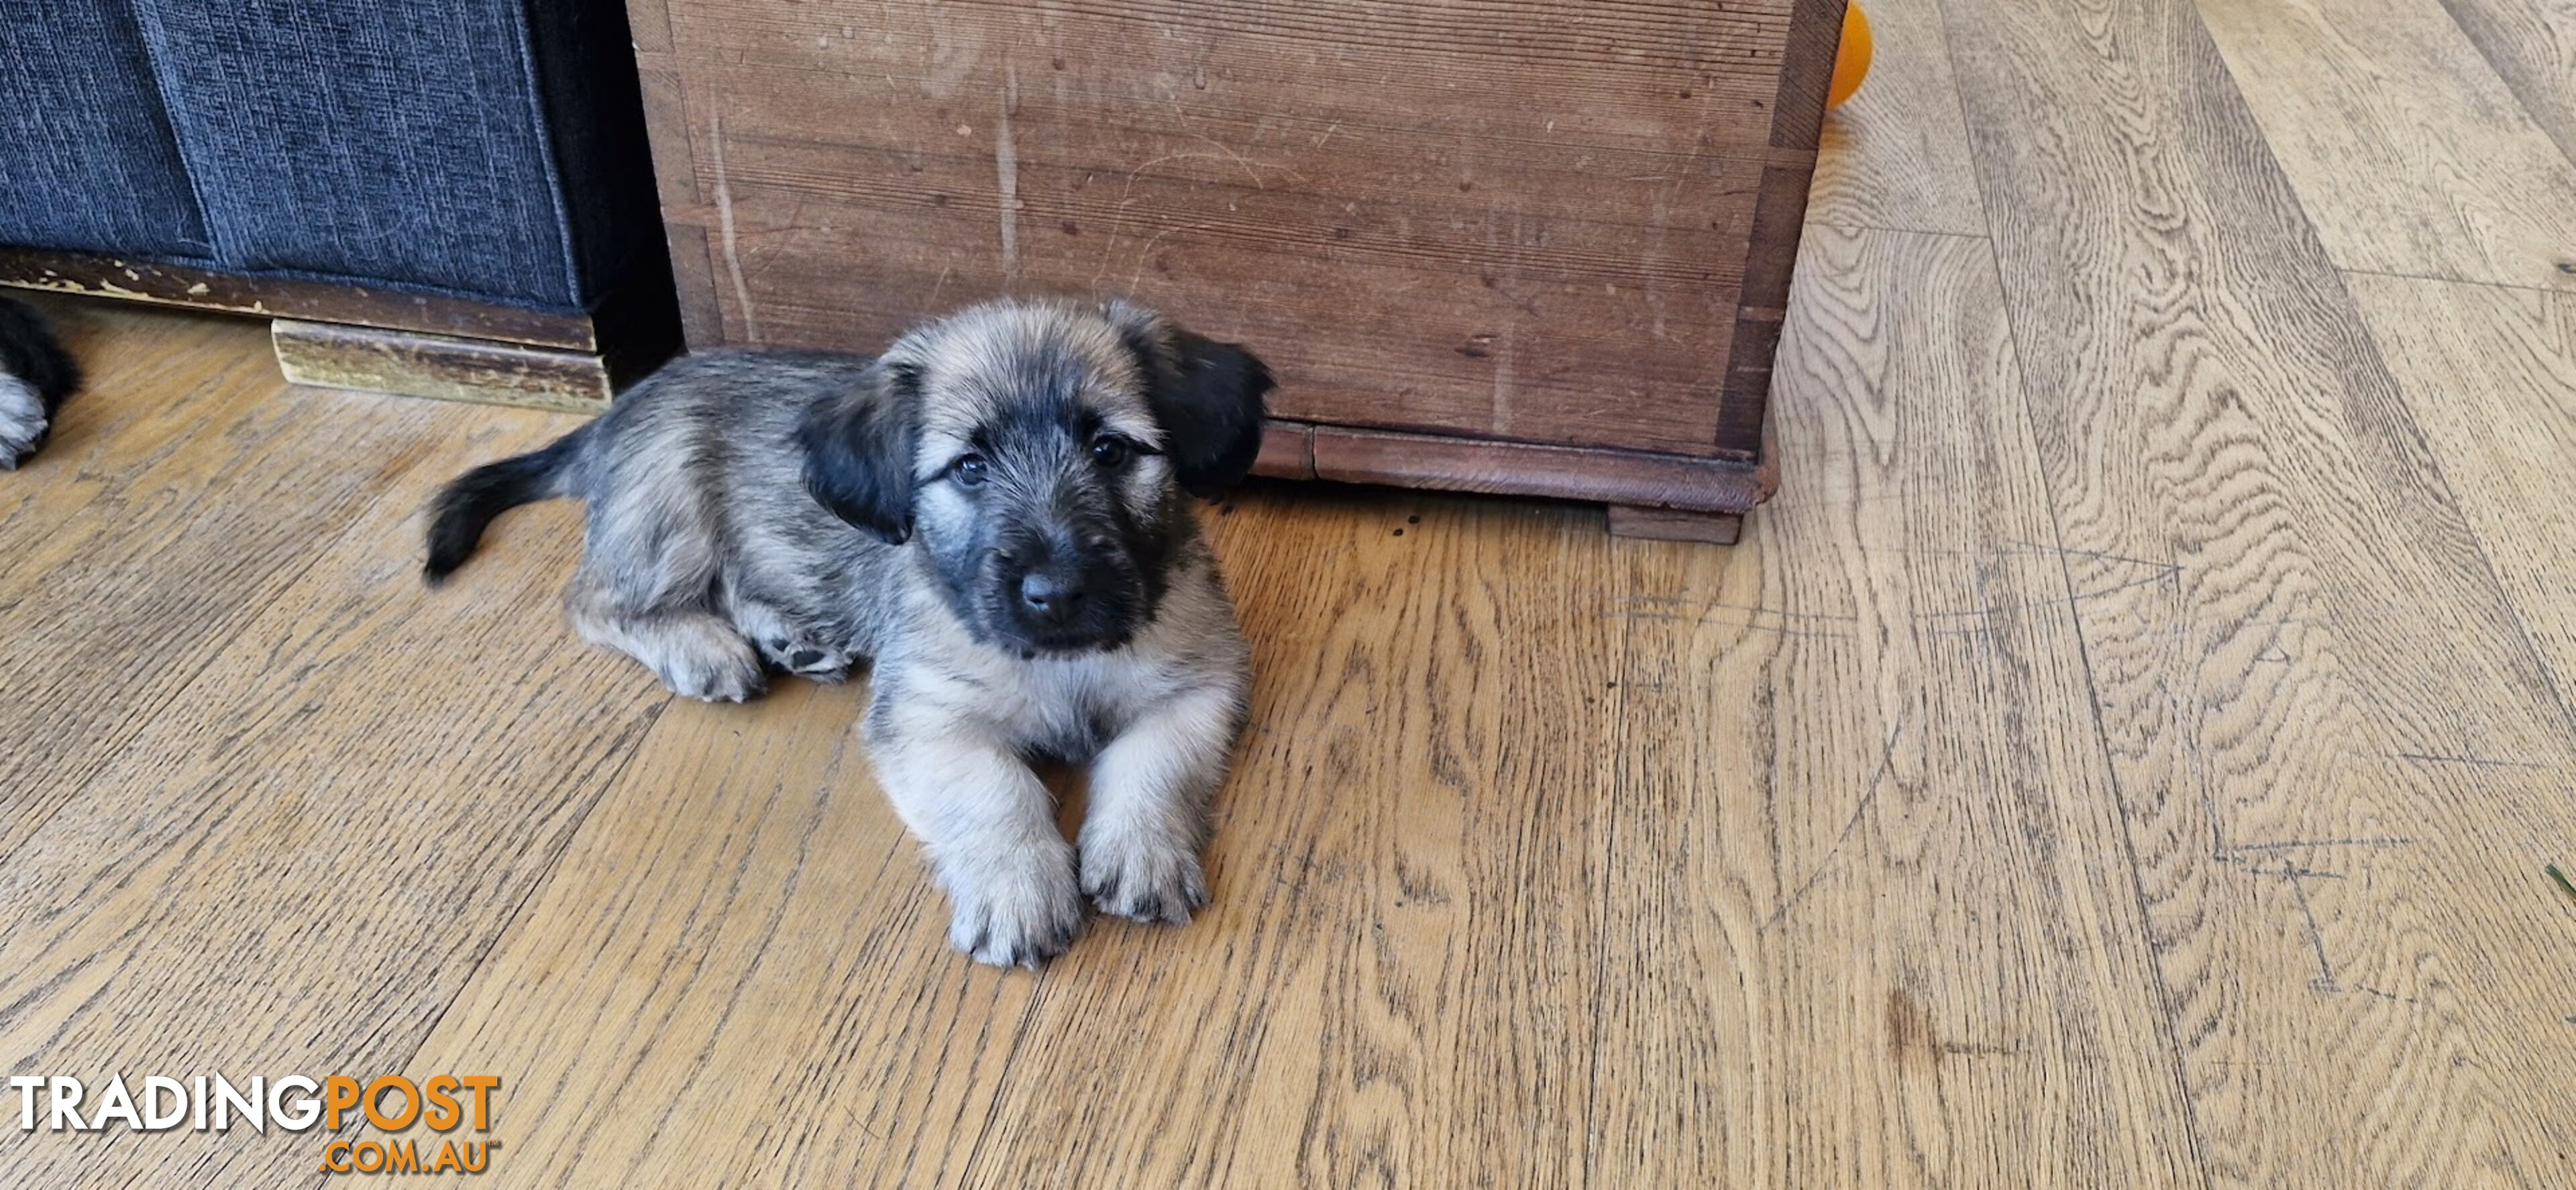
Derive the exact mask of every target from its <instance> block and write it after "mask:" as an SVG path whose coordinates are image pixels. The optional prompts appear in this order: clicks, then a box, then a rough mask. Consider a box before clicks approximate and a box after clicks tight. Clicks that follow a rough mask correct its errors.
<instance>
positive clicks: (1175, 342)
mask: <svg viewBox="0 0 2576 1190" xmlns="http://www.w3.org/2000/svg"><path fill="white" fill-rule="evenodd" d="M1111 316H1112V317H1113V318H1114V319H1116V320H1117V322H1118V324H1119V329H1120V330H1121V331H1122V332H1123V333H1124V334H1125V335H1126V336H1127V342H1128V346H1129V347H1130V348H1131V349H1133V350H1134V351H1135V352H1136V356H1137V359H1138V361H1139V362H1141V363H1142V364H1143V365H1144V368H1145V399H1146V401H1147V402H1148V403H1149V404H1151V405H1152V406H1153V407H1154V418H1155V420H1156V421H1159V422H1161V423H1162V426H1163V453H1164V454H1165V455H1166V456H1168V457H1169V458H1170V459H1171V460H1172V472H1173V475H1174V477H1175V478H1177V479H1179V480H1180V484H1181V490H1182V491H1185V492H1188V493H1189V494H1191V495H1193V496H1198V497H1201V498H1204V499H1209V500H1213V499H1215V498H1217V497H1218V496H1221V495H1224V494H1225V492H1226V490H1227V489H1229V488H1232V487H1233V486H1234V485H1236V484H1238V483H1241V482H1243V477H1244V476H1245V475H1247V474H1250V473H1251V471H1252V460H1253V458H1254V456H1256V455H1259V454H1260V453H1261V418H1262V412H1263V410H1262V403H1261V397H1262V394H1264V393H1267V392H1269V391H1270V389H1271V385H1272V382H1271V379H1270V369H1269V368H1267V367H1265V366H1263V364H1262V362H1261V361H1260V360H1259V359H1257V358H1255V357H1254V356H1253V354H1252V353H1251V352H1249V351H1245V350H1244V349H1243V348H1241V347H1239V346H1236V345H1235V344H1232V343H1219V342H1217V341H1216V340H1214V339H1210V338H1208V337H1207V336H1205V335H1200V334H1195V333H1193V332H1191V331H1187V330H1184V329H1182V328H1180V327H1177V326H1174V325H1172V324H1171V323H1169V322H1166V321H1164V320H1162V319H1161V318H1158V317H1156V316H1154V315H1153V314H1151V313H1148V312H1146V311H1143V310H1140V309H1138V308H1136V307H1134V306H1130V305H1127V304H1126V303H1124V302H1119V303H1114V304H1113V305H1112V306H1111Z"/></svg>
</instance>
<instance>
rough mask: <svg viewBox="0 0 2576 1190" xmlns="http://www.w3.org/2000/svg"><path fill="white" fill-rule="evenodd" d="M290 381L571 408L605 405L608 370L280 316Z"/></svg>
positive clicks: (591, 363) (517, 349) (550, 352)
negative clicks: (299, 320)
mask: <svg viewBox="0 0 2576 1190" xmlns="http://www.w3.org/2000/svg"><path fill="white" fill-rule="evenodd" d="M269 338H270V342H271V343H272V344H273V345H274V346H275V348H276V351H277V364H278V367H279V369H280V370H282V371H283V372H285V374H286V379H287V381H288V382H289V383H292V384H310V385H315V386H319V387H322V388H346V389H356V390H359V391H361V392H379V393H398V394H401V395H403V396H410V397H436V398H439V399H441V400H448V401H477V402H482V403H485V404H493V405H524V406H528V407H531V408H536V409H560V410H563V411H566V412H570V413H598V412H600V411H602V410H604V409H606V408H608V400H609V370H608V366H607V364H606V363H605V362H603V361H602V360H601V359H600V358H599V357H598V356H596V355H592V354H589V353H587V352H580V351H560V350H556V349H554V348H548V347H530V346H528V345H526V344H523V343H496V342H493V341H491V340H488V339H457V338H450V337H447V336H444V335H423V334H416V333H413V332H410V331H390V330H384V329H381V328H377V327H363V326H339V325H335V324H332V323H325V322H298V321H295V320H293V319H287V318H281V319H278V320H277V321H275V322H273V323H271V324H269Z"/></svg>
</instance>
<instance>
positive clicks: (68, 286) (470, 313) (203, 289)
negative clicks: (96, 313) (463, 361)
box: [0, 247, 600, 352]
mask: <svg viewBox="0 0 2576 1190" xmlns="http://www.w3.org/2000/svg"><path fill="white" fill-rule="evenodd" d="M0 286H13V287H16V288H20V289H43V290H51V291H53V292H56V293H73V294H84V295H87V296H91V297H110V298H118V299H121V300H124V301H132V302H151V303H155V304H159V305H167V306H187V307H191V308H194V309H199V310H218V311H223V312H225V313H231V314H250V315H256V316H258V317H262V318H296V319H313V320H317V321H323V322H338V323H350V324H355V325H358V326H372V327H378V328H382V329H385V330H397V331H417V332H422V333H426V334H433V335H453V336H456V337H459V338H466V339H484V340H497V341H501V342H508V343H523V344H528V345H531V346H536V347H554V348H561V349H563V350H567V351H585V352H596V351H598V350H599V349H600V344H599V335H598V332H597V329H596V327H595V326H594V325H593V323H592V320H591V317H590V315H587V314H564V313H552V312H548V311H544V310H525V309H520V308H518V307H515V306H503V305H497V304H492V303H486V302H477V301H470V300H468V299H465V298H457V297H445V296H440V295H436V294H422V293H406V292H403V291H400V290H392V289H384V288H380V287H375V286H366V285H357V284H349V283H343V282H337V281H306V280H299V279H295V278H284V277H245V276H241V275H238V274H233V273H216V272H209V271H207V270H204V269H197V268H190V267H188V266H186V265H175V264H156V263H153V262H150V261H142V260H121V259H118V258H115V257H110V256H98V255H94V254H91V253H87V252H59V251H49V250H44V249H36V248H8V247H0Z"/></svg>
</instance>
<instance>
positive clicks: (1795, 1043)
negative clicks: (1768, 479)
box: [1589, 227, 2198, 1186]
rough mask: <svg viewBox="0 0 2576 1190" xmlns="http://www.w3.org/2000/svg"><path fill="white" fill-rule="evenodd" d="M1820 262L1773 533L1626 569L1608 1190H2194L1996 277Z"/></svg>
mask: <svg viewBox="0 0 2576 1190" xmlns="http://www.w3.org/2000/svg"><path fill="white" fill-rule="evenodd" d="M1807 240H1808V250H1807V252H1806V253H1805V255H1804V258H1803V259H1802V260H1801V262H1800V266H1799V293H1800V300H1799V303H1798V304H1797V305H1796V306H1795V307H1794V308H1793V310H1792V313H1791V323H1790V326H1789V329H1788V334H1787V336H1786V338H1785V340H1784V342H1783V344H1782V348H1781V354H1780V360H1781V369H1782V370H1781V374H1780V381H1779V383H1780V391H1779V394H1778V401H1777V402H1776V406H1775V407H1776V408H1777V409H1778V411H1779V413H1778V416H1779V418H1780V423H1779V426H1778V440H1779V449H1780V452H1781V461H1782V470H1783V477H1784V479H1783V484H1784V486H1783V488H1782V491H1781V493H1780V494H1779V496H1778V498H1777V499H1775V500H1774V501H1773V502H1772V503H1771V504H1770V505H1767V506H1766V507H1765V509H1764V511H1763V512H1762V513H1761V514H1759V515H1757V516H1755V517H1753V518H1751V519H1750V521H1749V532H1748V534H1747V537H1746V539H1745V540H1744V541H1743V542H1742V543H1741V544H1739V545H1738V546H1737V547H1736V548H1734V549H1733V550H1729V551H1723V552H1720V551H1709V550H1704V549H1696V548H1692V547H1687V546H1671V545H1655V544H1648V543H1622V545H1621V547H1620V550H1619V554H1620V559H1621V561H1622V562H1623V564H1624V565H1625V566H1626V568H1627V569H1628V571H1629V574H1630V576H1631V592H1630V594H1629V595H1628V597H1627V598H1628V606H1627V608H1626V609H1625V615H1626V616H1627V617H1628V618H1629V619H1630V620H1631V621H1632V623H1631V628H1630V635H1629V642H1628V649H1627V659H1626V662H1625V666H1624V672H1623V673H1622V674H1621V692H1622V695H1623V699H1624V704H1623V707H1622V710H1621V716H1620V717H1621V721H1622V723H1623V724H1624V725H1625V731H1624V734H1623V738H1622V739H1621V741H1620V744H1619V753H1620V755H1621V757H1622V762H1623V769H1624V773H1625V775H1624V777H1623V780H1622V793H1621V796H1620V798H1619V800H1618V802H1617V804H1616V805H1615V807H1614V808H1613V809H1612V825H1611V827H1610V828H1609V830H1608V831H1607V832H1606V833H1605V834H1604V835H1603V836H1602V839H1601V842H1602V844H1603V846H1604V851H1603V852H1602V855H1601V857H1600V864H1601V869H1602V871H1603V872H1604V873H1605V876H1606V878H1605V880H1604V882H1603V884H1602V885H1601V886H1600V888H1599V894H1598V895H1600V896H1601V897H1602V898H1603V908H1602V909H1601V910H1600V919H1601V921H1602V922H1603V924H1604V926H1605V932H1604V934H1603V936H1602V938H1601V939H1600V942H1599V951H1600V955H1601V963H1602V975H1601V986H1602V989H1603V994H1604V996H1605V1000H1604V1002H1603V1004H1602V1008H1601V1012H1602V1015H1603V1017H1604V1019H1605V1020H1615V1021H1621V1022H1624V1025H1623V1027H1621V1028H1619V1029H1616V1030H1612V1029H1604V1030H1603V1031H1602V1033H1601V1034H1600V1039H1601V1049H1600V1052H1599V1057H1598V1060H1597V1068H1596V1071H1595V1085H1596V1086H1597V1087H1598V1088H1599V1093H1598V1095H1597V1097H1596V1099H1595V1102H1594V1119H1593V1123H1592V1127H1591V1131H1592V1133H1593V1135H1594V1137H1595V1138H1596V1139H1595V1143H1594V1146H1593V1151H1592V1155H1591V1169H1590V1171H1589V1172H1590V1175H1591V1181H1592V1182H1593V1183H1594V1184H1598V1185H1605V1186H1631V1185H1636V1186H1645V1185H1664V1186H1679V1185H1704V1186H1716V1185H1728V1186H1751V1185H1780V1186H1827V1185H1837V1186H1862V1185H1868V1186H1892V1185H1915V1184H1926V1185H2006V1184H2013V1185H2088V1184H2089V1185H2107V1184H2118V1185H2160V1186H2161V1185H2181V1184H2187V1183H2189V1182H2191V1181H2193V1180H2194V1179H2196V1177H2197V1175H2198V1169H2197V1164H2196V1160H2197V1159H2196V1157H2195V1155H2194V1153H2193V1151H2192V1145H2191V1139H2190V1129H2189V1127H2188V1123H2187V1112H2186V1108H2185V1104H2184V1100H2183V1092H2182V1087H2181V1085H2180V1082H2179V1071H2178V1069H2177V1064H2176V1059H2175V1055H2174V1053H2173V1050H2172V1048H2171V1045H2170V1041H2169V1039H2168V1037H2167V1036H2166V1034H2165V1031H2164V1016H2163V1012H2162V1006H2161V1004H2160V1003H2159V1002H2158V999H2157V994H2156V984H2155V977H2154V968H2153V963H2152V959H2151V955H2150V952H2149V948H2148V945H2147V940H2146V937H2145V935H2144V930H2143V925H2144V922H2143V917H2142V911H2141V908H2140V906H2139V903H2138V899H2137V896H2136V891H2135V887H2134V885H2133V884H2132V883H2131V878H2130V871H2129V867H2128V864H2127V860H2126V856H2125V851H2124V848H2123V834H2124V832H2123V823H2122V821H2121V819H2120V816H2119V813H2118V808H2117V805H2116V803H2115V802H2114V801H2113V800H2112V797H2111V794H2110V784H2109V774H2108V772H2107V769H2106V765H2105V762H2104V758H2103V756H2102V753H2101V751H2100V746H2099V741H2098V737H2097V736H2096V734H2095V731H2094V727H2093V722H2092V712H2091V704H2090V700H2089V697H2088V694H2087V690H2086V687H2085V680H2084V672H2083V662H2082V655H2081V651H2080V648H2079V641H2078V638H2077V634H2076V628H2075V622H2074V618H2073V614H2072V610H2071V609H2072V607H2073V601H2074V600H2075V599H2076V598H2080V597H2082V595H2081V594H2071V593H2070V592H2069V590H2068V587H2067V580H2066V576H2065V574H2064V571H2063V569H2062V568H2061V566H2060V565H2059V563H2058V559H2057V554H2056V551H2055V549H2054V548H2053V546H2052V545H2051V544H2050V543H2051V542H2052V539H2053V528H2052V525H2051V520H2050V513H2049V506H2048V496H2047V490H2046V487H2045V485H2044V484H2043V482H2042V478H2041V475H2040V471H2039V464H2038V454H2037V448H2036V446H2035V445H2034V444H2033V442H2032V441H2031V436H2030V430H2029V427H2028V426H2027V424H2026V423H2025V422H2024V420H2023V415H2022V410H2021V406H2020V402H2019V399H2018V377H2017V375H2016V373H2015V369H2014V363H2013V355H2012V350H2011V346H2010V342H2009V338H2008V328H2007V326H2006V324H2005V322H2004V321H2003V319H2002V317H2001V308H2002V303H2001V301H2000V298H1999V295H1998V293H1997V291H1996V286H1995V278H1994V272H1993V265H1992V261H1991V259H1990V257H1989V256H1988V252H1987V248H1986V245H1985V244H1984V242H1983V241H1981V240H1977V239H1972V238H1962V237H1952V236H1931V235H1907V234H1895V233H1885V232H1861V233H1852V232H1845V231H1841V230H1838V229H1830V228H1823V227H1811V228H1809V229H1808V237H1807ZM2082 594H2089V592H2085V593H2082Z"/></svg>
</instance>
